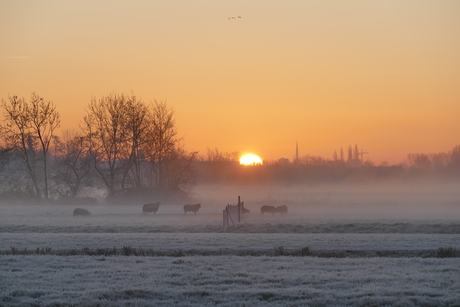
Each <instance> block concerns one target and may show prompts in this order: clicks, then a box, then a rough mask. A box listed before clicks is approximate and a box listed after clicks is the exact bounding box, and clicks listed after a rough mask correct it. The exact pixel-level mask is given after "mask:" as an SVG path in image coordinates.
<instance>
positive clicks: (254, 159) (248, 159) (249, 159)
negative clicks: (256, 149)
mask: <svg viewBox="0 0 460 307" xmlns="http://www.w3.org/2000/svg"><path fill="white" fill-rule="evenodd" d="M240 164H243V165H256V164H262V159H261V158H260V157H259V156H256V155H253V154H248V155H244V156H242V157H241V158H240Z"/></svg>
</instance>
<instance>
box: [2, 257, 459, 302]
mask: <svg viewBox="0 0 460 307" xmlns="http://www.w3.org/2000/svg"><path fill="white" fill-rule="evenodd" d="M0 271H1V276H2V277H1V281H0V289H1V292H0V293H1V294H0V304H2V305H4V306H215V305H221V306H459V305H460V294H459V293H460V279H459V276H460V269H459V261H458V259H421V258H416V259H407V258H403V259H388V258H382V259H380V258H370V259H366V258H364V259H363V258H360V259H321V258H314V257H240V256H215V257H208V256H198V257H180V258H173V257H90V256H69V257H57V256H2V257H0Z"/></svg>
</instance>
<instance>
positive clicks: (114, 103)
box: [84, 94, 129, 195]
mask: <svg viewBox="0 0 460 307" xmlns="http://www.w3.org/2000/svg"><path fill="white" fill-rule="evenodd" d="M128 100H129V98H128V97H126V96H124V95H116V94H110V95H108V96H105V97H102V98H101V99H99V100H97V99H96V98H92V99H91V102H90V103H89V105H88V107H87V115H86V116H85V117H84V130H85V132H86V137H87V138H88V141H89V146H90V151H89V152H90V154H91V156H92V159H93V163H94V168H95V170H96V172H97V173H98V174H99V175H100V177H101V179H102V181H103V182H104V184H105V186H106V188H107V190H108V194H109V195H113V194H114V193H115V192H116V191H117V190H118V189H120V188H121V187H122V182H123V175H124V174H125V173H126V171H127V169H128V168H129V161H128V157H127V148H129V144H128V139H129V134H128V131H127V123H128V120H127V117H126V112H127V105H128Z"/></svg>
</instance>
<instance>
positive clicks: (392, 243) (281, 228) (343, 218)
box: [0, 187, 460, 306]
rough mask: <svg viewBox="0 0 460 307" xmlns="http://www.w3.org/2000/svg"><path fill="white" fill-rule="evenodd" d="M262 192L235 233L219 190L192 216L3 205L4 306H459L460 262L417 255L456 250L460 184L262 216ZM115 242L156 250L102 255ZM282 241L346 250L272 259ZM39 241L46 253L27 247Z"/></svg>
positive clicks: (319, 195) (350, 197) (311, 200)
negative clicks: (226, 227) (76, 212)
mask: <svg viewBox="0 0 460 307" xmlns="http://www.w3.org/2000/svg"><path fill="white" fill-rule="evenodd" d="M233 188H234V187H233ZM260 189H262V188H260ZM203 191H204V190H202V191H201V193H203ZM261 191H262V192H259V190H257V188H256V189H255V196H254V195H253V196H251V197H249V196H248V197H247V198H244V199H243V200H245V202H246V207H247V208H249V209H250V210H251V214H249V215H248V216H245V219H244V220H243V222H242V223H240V224H239V225H238V226H237V227H236V229H233V230H232V232H231V233H224V232H222V210H223V208H224V206H225V205H226V204H227V203H233V204H234V203H235V200H234V201H233V202H232V201H231V200H232V199H231V198H230V197H225V199H231V200H230V201H226V202H224V203H223V204H221V203H219V202H217V201H216V200H215V199H217V197H218V195H224V194H225V193H227V192H228V191H224V190H221V189H219V188H217V189H213V192H214V193H215V195H212V196H209V197H207V198H204V197H202V198H201V199H199V201H201V203H202V208H201V209H200V211H199V212H198V214H197V215H196V216H195V215H192V214H188V215H186V216H184V214H183V211H182V204H174V203H169V204H168V203H165V204H163V205H162V206H161V207H160V209H159V211H158V214H157V215H156V216H155V215H142V214H141V211H142V204H130V205H127V206H111V205H99V206H88V207H85V208H87V209H88V210H90V211H91V213H92V215H91V216H90V217H87V218H82V217H79V218H74V217H72V211H73V209H74V207H70V206H66V205H64V204H62V205H40V206H31V205H27V206H26V205H15V206H13V205H2V206H0V253H1V255H0V306H214V305H221V306H245V305H253V306H267V305H270V306H308V305H310V306H460V294H459V293H460V278H459V277H458V276H460V274H459V273H460V258H432V256H428V257H429V258H426V255H427V254H426V253H425V254H423V253H418V252H419V251H427V250H432V251H433V250H436V249H438V248H440V247H452V248H455V249H457V250H459V249H460V201H459V199H460V196H459V194H458V192H451V193H447V191H442V193H441V194H439V193H438V194H436V193H434V194H433V193H431V194H430V193H428V194H425V195H424V194H423V193H421V196H420V195H419V194H417V193H412V194H410V193H409V194H407V195H406V194H403V195H400V194H398V193H396V192H394V193H387V192H385V193H377V192H376V191H367V192H366V193H356V192H353V193H352V192H350V191H351V190H350V191H348V190H347V192H346V193H345V192H343V191H342V192H340V191H332V192H331V191H330V190H328V189H325V190H324V191H319V192H318V191H316V192H304V191H303V190H301V192H299V193H300V194H298V195H297V196H296V194H295V193H293V192H292V191H291V194H286V195H291V198H290V199H286V200H285V202H284V203H287V204H288V207H289V213H288V214H287V215H285V216H278V215H275V216H274V217H272V216H269V215H266V216H263V217H262V216H260V214H259V213H258V210H259V208H260V205H261V204H262V203H263V202H261V201H257V199H258V198H257V197H258V196H260V195H259V194H265V193H266V191H267V190H261ZM455 191H456V190H455ZM269 192H270V193H272V194H271V195H275V196H276V197H278V198H279V197H280V195H279V194H276V193H275V192H276V191H274V189H270V190H269ZM415 192H420V190H418V191H417V190H416V191H415ZM258 193H259V194H258ZM278 193H279V192H278ZM229 194H232V195H235V193H233V192H232V193H229ZM293 195H294V196H293ZM440 195H445V196H444V197H440ZM221 197H222V196H221ZM293 198H295V199H293ZM299 199H300V200H301V199H307V200H305V201H299ZM295 200H297V201H295ZM265 201H266V202H269V203H274V202H273V201H272V200H271V199H269V200H265ZM281 203H282V202H279V203H274V204H275V205H277V204H281ZM114 247H115V248H116V249H117V250H121V249H122V248H123V247H132V248H134V249H139V250H144V251H154V252H155V253H156V254H155V256H151V255H150V256H104V255H101V254H99V255H96V256H95V255H94V251H96V250H97V249H101V250H103V249H107V250H110V249H112V248H114ZM280 247H282V248H283V249H284V251H286V252H289V251H295V250H299V249H302V248H305V247H308V248H309V249H310V250H311V251H313V252H314V251H326V252H327V251H334V253H332V254H331V255H333V256H334V255H342V256H343V255H345V258H327V257H316V256H314V255H315V254H313V253H312V254H311V255H307V256H305V255H304V256H302V257H293V256H274V255H275V250H277V249H278V251H279V248H280ZM35 249H40V250H41V251H42V252H43V251H45V252H44V253H45V254H46V253H48V254H46V255H30V253H29V254H28V253H26V252H24V251H34V250H35ZM12 251H19V252H17V254H16V255H12ZM73 251H76V253H74V254H76V255H74V256H69V254H72V253H73ZM82 251H91V252H93V255H91V252H89V253H86V254H85V252H83V254H82ZM345 251H347V252H349V251H351V252H358V253H355V254H353V253H352V254H340V252H345ZM382 252H383V254H382ZM384 252H386V253H389V254H385V253H384ZM21 253H22V254H21ZM53 253H54V254H53ZM59 253H60V254H64V255H67V256H58V255H57V254H59ZM379 253H380V254H379ZM163 254H164V255H168V256H166V257H165V256H161V255H163ZM158 255H160V256H158ZM350 255H352V256H350ZM353 255H354V256H353ZM376 255H378V256H376ZM382 255H383V256H382ZM385 255H391V256H385ZM420 255H422V256H420ZM430 255H432V254H430ZM173 256H180V257H173Z"/></svg>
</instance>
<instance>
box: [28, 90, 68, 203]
mask: <svg viewBox="0 0 460 307" xmlns="http://www.w3.org/2000/svg"><path fill="white" fill-rule="evenodd" d="M29 120H30V125H31V129H32V133H33V134H34V136H35V137H36V139H37V141H38V143H39V146H40V149H41V152H42V155H43V175H44V178H43V180H44V184H45V188H44V192H45V197H46V198H48V197H49V193H48V191H49V187H48V185H49V184H48V152H49V150H50V145H51V140H52V139H53V135H54V131H55V130H56V129H57V128H58V127H59V125H60V123H61V117H60V115H59V113H58V112H57V111H56V106H55V105H54V103H53V102H51V101H46V100H44V99H43V98H41V97H40V96H38V95H37V94H35V93H32V97H31V100H30V107H29Z"/></svg>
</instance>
